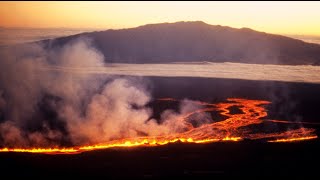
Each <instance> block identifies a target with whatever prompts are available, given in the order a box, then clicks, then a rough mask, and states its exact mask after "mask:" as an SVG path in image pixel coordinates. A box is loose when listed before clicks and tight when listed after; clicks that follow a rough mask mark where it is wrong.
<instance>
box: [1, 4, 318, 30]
mask: <svg viewBox="0 0 320 180" xmlns="http://www.w3.org/2000/svg"><path fill="white" fill-rule="evenodd" d="M0 5H1V6H0V16H2V17H3V21H2V22H0V27H6V28H10V27H11V28H12V27H13V28H18V27H19V28H20V27H23V28H26V27H28V28H76V29H84V28H89V29H122V28H130V27H137V26H140V25H144V24H152V23H163V22H169V23H172V22H178V21H204V22H206V23H208V24H213V25H223V26H230V27H234V28H243V27H247V28H252V29H254V30H257V31H263V32H267V33H272V34H292V35H295V34H299V35H320V33H319V32H320V31H319V29H320V26H319V25H318V23H317V19H319V18H320V13H319V11H318V7H320V2H0ZM39 14H43V16H39Z"/></svg>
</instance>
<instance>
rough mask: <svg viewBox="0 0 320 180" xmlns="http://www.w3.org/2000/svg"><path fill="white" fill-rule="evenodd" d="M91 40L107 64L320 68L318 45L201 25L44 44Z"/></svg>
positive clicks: (52, 42) (105, 33)
mask: <svg viewBox="0 0 320 180" xmlns="http://www.w3.org/2000/svg"><path fill="white" fill-rule="evenodd" d="M80 36H85V37H89V38H91V39H92V40H93V44H94V46H95V47H96V48H97V49H98V50H100V51H101V52H102V53H103V54H104V56H105V59H106V61H107V62H113V63H169V62H197V61H211V62H241V63H258V64H293V65H298V64H310V65H320V45H318V44H312V43H306V42H304V41H301V40H297V39H293V38H289V37H285V36H281V35H274V34H268V33H264V32H258V31H254V30H252V29H249V28H241V29H236V28H231V27H227V26H219V25H209V24H206V23H204V22H201V21H194V22H176V23H161V24H148V25H144V26H139V27H136V28H129V29H120V30H106V31H100V32H91V33H82V34H78V35H73V36H68V37H62V38H57V39H53V40H46V41H43V42H44V43H45V45H46V47H47V48H52V47H54V48H57V47H61V46H62V45H64V44H66V43H67V42H69V41H71V40H73V39H75V38H78V37H80Z"/></svg>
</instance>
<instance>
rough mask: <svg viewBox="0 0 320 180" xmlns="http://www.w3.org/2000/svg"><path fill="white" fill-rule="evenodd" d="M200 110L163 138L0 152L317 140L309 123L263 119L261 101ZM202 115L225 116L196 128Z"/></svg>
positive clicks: (237, 101) (240, 101) (205, 105)
mask: <svg viewBox="0 0 320 180" xmlns="http://www.w3.org/2000/svg"><path fill="white" fill-rule="evenodd" d="M158 100H159V101H179V100H176V99H172V98H162V99H158ZM193 103H196V104H198V105H201V107H202V108H199V109H197V110H195V111H193V112H190V113H188V114H185V115H184V116H182V117H180V118H178V119H176V120H177V121H182V122H183V123H185V125H186V127H187V128H186V129H185V131H184V132H181V133H177V134H171V135H166V136H144V137H143V136H142V137H134V138H126V139H119V140H113V141H109V142H105V143H104V144H93V145H86V146H77V147H66V148H40V147H34V148H2V149H0V152H30V153H47V154H72V153H81V152H85V151H92V150H97V149H106V148H113V147H133V146H160V145H165V144H168V143H174V142H181V143H213V142H221V141H229V142H236V141H242V140H245V139H249V140H257V139H260V140H262V141H265V142H270V143H282V142H294V141H303V140H310V139H316V138H318V137H317V135H316V133H315V129H313V128H304V127H302V124H312V123H308V122H291V121H284V120H271V119H265V118H266V116H267V111H266V108H265V107H264V106H265V105H267V104H270V102H269V101H263V100H248V99H240V98H229V99H227V101H226V102H222V103H216V104H211V103H206V102H200V101H195V102H193ZM234 107H236V108H238V109H239V110H240V111H241V112H240V113H232V112H231V108H234ZM203 112H207V113H210V112H218V113H219V115H220V116H222V117H224V119H223V120H220V121H211V122H210V123H206V124H202V125H200V126H195V125H193V124H192V116H193V115H196V114H198V113H203ZM268 123H269V125H270V124H271V125H272V124H282V125H288V124H291V125H292V124H295V125H297V127H296V128H293V127H292V126H291V127H290V128H289V127H285V128H283V129H284V130H280V129H281V128H276V129H277V131H271V132H270V131H267V132H261V131H259V132H256V131H257V129H259V128H256V126H259V125H260V126H263V125H266V124H268Z"/></svg>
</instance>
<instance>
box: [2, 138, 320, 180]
mask: <svg viewBox="0 0 320 180" xmlns="http://www.w3.org/2000/svg"><path fill="white" fill-rule="evenodd" d="M319 145H320V142H319V141H308V142H299V143H287V144H282V143H264V142H247V141H243V142H235V143H232V142H229V143H228V142H226V143H213V144H179V143H176V144H170V145H166V146H159V147H139V148H120V149H107V150H101V151H95V152H87V153H83V154H75V155H45V154H23V153H1V154H0V159H1V165H0V167H1V174H2V176H8V177H17V176H24V177H35V176H37V177H42V178H45V177H65V176H69V177H73V178H74V177H80V176H88V177H94V176H104V177H109V178H114V179H121V178H146V179H149V178H151V179H153V178H164V177H177V176H179V177H197V178H198V177H216V176H218V177H219V176H258V177H264V176H274V177H276V176H279V175H280V176H316V177H318V176H319V171H318V163H319V162H320V155H319V150H320V148H319V147H320V146H319Z"/></svg>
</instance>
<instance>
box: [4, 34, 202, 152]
mask: <svg viewBox="0 0 320 180" xmlns="http://www.w3.org/2000/svg"><path fill="white" fill-rule="evenodd" d="M0 57H1V59H2V61H1V62H0V65H1V67H2V70H1V71H0V89H1V91H0V113H1V111H3V114H4V119H3V120H2V121H1V122H0V140H1V139H2V142H1V145H5V146H19V147H27V146H51V145H60V144H59V142H62V141H64V140H66V139H67V140H68V141H70V142H71V143H72V144H75V145H79V144H90V143H102V142H106V141H109V140H113V139H119V138H127V137H137V136H154V135H164V134H172V133H176V132H181V131H183V130H184V129H185V128H186V125H185V123H183V121H179V120H178V119H179V118H180V119H181V117H183V115H184V114H187V113H189V112H191V111H192V110H194V109H196V108H199V107H198V105H195V104H194V103H193V102H192V101H188V100H186V101H184V102H183V103H182V104H181V107H180V111H179V112H178V113H175V112H173V111H170V110H167V111H165V112H164V113H163V114H162V119H161V121H160V122H161V123H159V121H157V120H155V119H151V117H152V113H153V112H152V109H150V108H149V107H147V104H148V103H149V102H150V101H151V100H152V97H151V95H150V93H149V92H148V91H147V90H146V88H145V84H144V81H143V79H142V80H141V79H134V80H132V79H124V78H113V77H112V76H110V75H106V74H91V73H72V72H69V71H51V70H46V69H45V68H43V67H55V66H56V67H59V68H60V69H68V68H70V69H77V68H87V69H90V68H91V69H95V70H97V69H99V68H108V66H106V65H105V64H104V56H103V55H102V54H101V53H100V52H98V51H97V50H96V49H95V48H93V47H92V45H91V41H90V40H88V39H78V40H75V41H72V42H69V43H68V44H67V45H65V46H64V47H62V48H61V49H51V50H45V49H43V48H42V47H41V46H40V45H36V44H32V45H25V46H22V47H19V48H17V49H5V50H3V51H2V52H1V56H0ZM48 96H49V98H48ZM46 98H47V99H46ZM44 99H46V104H45V105H43V104H41V103H43V101H44ZM43 106H48V107H49V109H50V110H51V111H53V112H54V113H55V114H56V115H57V117H55V118H54V122H51V121H52V120H51V121H50V120H49V119H45V118H46V116H41V115H38V114H41V111H43V110H41V108H48V107H43ZM200 114H204V113H200ZM0 115H1V114H0ZM198 116H201V118H196V116H195V117H194V118H196V119H203V118H202V117H204V116H205V115H198ZM0 117H1V116H0ZM204 119H206V118H204ZM0 120H1V119H0ZM50 123H51V124H52V123H53V124H63V125H64V126H63V127H64V128H62V129H61V128H60V129H59V128H55V127H54V126H52V125H50ZM201 123H204V122H200V121H199V122H198V124H201ZM33 125H35V126H36V128H34V127H33ZM65 131H66V132H65ZM65 136H68V138H65Z"/></svg>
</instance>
